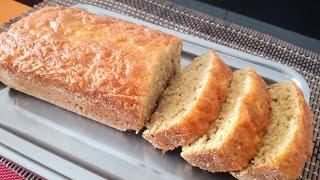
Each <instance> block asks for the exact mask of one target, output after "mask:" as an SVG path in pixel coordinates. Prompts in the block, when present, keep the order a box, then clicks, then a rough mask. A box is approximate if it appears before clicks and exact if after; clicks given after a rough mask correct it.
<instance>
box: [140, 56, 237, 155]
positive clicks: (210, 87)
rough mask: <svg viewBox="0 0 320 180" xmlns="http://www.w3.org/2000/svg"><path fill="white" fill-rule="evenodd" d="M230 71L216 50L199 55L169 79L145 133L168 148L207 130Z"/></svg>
mask: <svg viewBox="0 0 320 180" xmlns="http://www.w3.org/2000/svg"><path fill="white" fill-rule="evenodd" d="M231 75H232V73H231V70H230V68H229V67H228V66H227V65H226V64H224V63H223V61H221V60H220V58H219V57H218V56H217V55H216V53H215V52H213V51H211V52H209V53H208V54H205V55H202V56H200V57H198V58H196V59H195V60H194V61H193V62H192V63H191V64H190V65H189V66H188V67H186V68H185V69H183V70H182V71H181V72H180V73H179V74H178V75H177V76H176V77H175V78H174V79H173V80H172V81H171V82H170V85H169V87H168V88H167V89H166V90H165V92H164V94H163V96H162V99H161V100H160V104H159V107H158V108H157V110H156V112H155V113H154V114H153V116H152V118H151V121H150V123H149V124H147V130H146V131H144V133H143V137H144V138H145V139H147V140H148V141H150V142H151V143H152V144H153V145H154V146H155V147H156V148H159V149H162V150H163V151H167V150H172V149H174V148H176V147H178V146H181V145H187V144H189V143H191V142H192V141H194V140H195V139H196V138H198V137H200V136H201V135H203V134H206V133H207V132H208V130H209V127H210V125H211V123H212V122H213V121H214V120H215V119H216V118H217V117H218V115H219V113H220V104H221V103H222V102H223V101H224V100H225V99H226V97H227V94H228V85H229V82H230V79H231Z"/></svg>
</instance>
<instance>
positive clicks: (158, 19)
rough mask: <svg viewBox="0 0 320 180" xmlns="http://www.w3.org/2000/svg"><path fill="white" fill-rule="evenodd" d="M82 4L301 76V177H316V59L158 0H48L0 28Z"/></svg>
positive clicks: (319, 101) (319, 138) (319, 79)
mask: <svg viewBox="0 0 320 180" xmlns="http://www.w3.org/2000/svg"><path fill="white" fill-rule="evenodd" d="M76 3H86V4H91V5H94V6H98V7H101V8H105V9H108V10H112V11H115V12H119V13H123V14H126V15H130V16H133V17H136V18H139V19H142V20H144V21H148V22H152V23H154V24H158V25H161V26H164V27H167V28H171V29H174V30H177V31H181V32H184V33H186V34H190V35H193V36H197V37H200V38H203V39H206V40H209V41H212V42H215V43H218V44H221V45H224V46H228V47H231V48H234V49H237V50H240V51H243V52H246V53H249V54H253V55H256V56H260V57H263V58H266V59H268V60H270V61H275V62H278V63H281V64H285V65H287V66H289V67H291V68H293V69H295V70H296V71H298V72H299V73H301V74H302V75H303V77H304V78H305V79H306V80H307V82H308V84H309V86H310V89H311V99H310V105H311V107H312V111H313V113H314V132H313V136H314V139H313V142H314V149H313V155H312V159H311V162H309V163H307V164H306V166H305V168H304V171H303V173H302V175H301V178H303V179H312V180H316V179H319V178H320V176H319V174H320V167H319V166H320V156H319V155H318V154H319V151H320V150H319V147H320V133H319V125H320V110H319V109H320V55H319V54H317V53H314V52H311V51H308V50H306V49H303V48H299V47H297V46H294V45H292V44H290V43H287V42H285V41H282V40H279V39H277V38H274V37H272V36H269V35H266V34H263V33H259V32H257V31H254V30H251V29H248V28H245V27H242V26H238V25H235V24H232V23H229V22H226V21H223V20H220V19H217V18H214V17H211V16H208V15H205V14H202V13H200V12H197V11H194V10H191V9H187V8H184V7H182V6H179V5H176V4H173V3H170V2H167V1H162V0H155V1H153V0H104V1H102V0H91V1H89V0H66V1H63V0H52V1H48V0H47V1H44V2H42V3H40V4H38V5H36V6H35V7H34V8H32V9H31V10H29V11H27V12H26V13H24V14H22V15H21V16H18V17H16V18H14V19H12V20H11V21H10V22H8V23H6V24H4V25H3V26H2V27H0V32H1V31H5V30H7V29H8V28H9V26H10V24H12V23H13V22H15V21H17V20H19V19H20V18H21V17H23V16H25V15H27V14H28V13H30V12H32V11H35V10H36V9H39V8H42V7H45V6H71V5H74V4H76Z"/></svg>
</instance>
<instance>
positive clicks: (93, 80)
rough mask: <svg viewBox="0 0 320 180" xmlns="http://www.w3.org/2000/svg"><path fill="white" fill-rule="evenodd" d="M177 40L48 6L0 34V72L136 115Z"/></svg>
mask: <svg viewBox="0 0 320 180" xmlns="http://www.w3.org/2000/svg"><path fill="white" fill-rule="evenodd" d="M180 42H181V40H180V39H178V38H176V37H174V36H171V35H168V34H165V33H162V32H160V31H157V30H152V29H149V28H146V27H144V26H142V25H135V24H133V23H130V22H127V21H123V20H120V19H117V18H111V17H105V16H100V15H97V14H92V13H89V12H87V11H84V10H80V9H74V8H62V7H48V8H43V9H41V10H39V11H37V12H35V13H32V14H30V15H29V16H27V17H25V18H23V19H21V20H20V21H18V22H17V23H15V24H13V25H12V26H11V27H10V29H9V30H8V31H7V32H4V33H2V34H1V35H0V68H1V69H2V70H8V71H10V73H13V74H15V73H19V74H23V75H25V76H27V77H30V78H32V79H35V80H37V81H38V82H41V83H44V84H50V85H54V86H55V87H56V88H61V89H63V90H66V91H67V92H71V93H79V94H81V95H85V96H86V97H90V98H94V99H98V100H100V101H101V102H104V103H106V104H107V105H108V106H109V107H110V108H111V109H117V110H119V109H123V108H119V107H129V108H126V109H125V112H126V113H129V114H132V115H133V116H140V115H141V111H142V110H141V109H142V106H143V105H142V104H143V98H144V97H145V96H146V94H147V93H148V92H150V84H151V82H152V74H153V73H154V71H155V69H156V64H157V61H158V60H159V59H161V58H163V57H162V56H164V54H166V53H167V52H168V51H169V48H170V47H171V45H172V44H179V43H180ZM177 63H178V62H177ZM176 66H177V67H178V66H179V64H177V65H176Z"/></svg>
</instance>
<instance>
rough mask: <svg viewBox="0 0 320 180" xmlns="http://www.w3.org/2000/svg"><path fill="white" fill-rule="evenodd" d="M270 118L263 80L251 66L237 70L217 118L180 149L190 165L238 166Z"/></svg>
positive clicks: (256, 143) (246, 161) (249, 156)
mask: <svg viewBox="0 0 320 180" xmlns="http://www.w3.org/2000/svg"><path fill="white" fill-rule="evenodd" d="M269 119H270V99H269V94H268V91H267V86H266V84H265V82H264V81H263V80H262V79H261V78H260V77H259V76H258V75H257V73H256V72H255V71H254V70H253V69H251V68H248V69H243V70H237V71H235V72H234V73H233V79H232V81H231V85H230V88H229V96H228V98H227V100H226V102H225V103H224V104H223V105H222V112H221V115H220V117H219V119H218V120H216V121H215V122H213V124H212V125H211V128H210V131H209V134H208V135H204V136H203V137H201V138H199V139H198V140H197V141H195V142H193V143H192V144H191V145H189V146H185V147H183V149H182V153H181V156H182V157H183V158H184V159H186V160H187V161H188V162H189V163H190V164H191V165H193V166H197V167H200V168H201V169H204V170H208V171H210V172H226V171H234V170H240V169H242V168H244V167H245V166H247V165H248V164H249V162H250V160H251V159H252V158H253V157H254V156H255V155H256V154H257V152H258V149H259V146H260V144H261V142H262V137H263V136H264V135H265V133H266V131H267V127H268V123H269Z"/></svg>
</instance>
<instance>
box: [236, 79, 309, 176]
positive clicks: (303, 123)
mask: <svg viewBox="0 0 320 180" xmlns="http://www.w3.org/2000/svg"><path fill="white" fill-rule="evenodd" d="M289 83H292V87H294V89H295V94H294V96H296V97H297V98H298V104H297V105H296V106H297V107H299V108H298V109H300V112H299V114H298V117H297V118H296V124H297V131H296V133H295V138H294V139H293V140H292V142H291V143H290V146H289V147H288V148H286V150H285V151H284V152H282V153H281V154H279V155H278V156H277V158H276V160H275V162H276V163H270V164H269V163H268V164H264V165H261V166H260V165H259V166H258V167H253V166H249V168H247V169H246V170H245V171H242V172H240V173H235V174H234V175H235V176H236V177H237V178H238V179H253V178H255V179H283V180H287V179H297V178H298V177H299V175H300V174H301V171H302V169H303V167H304V165H305V163H306V162H307V161H308V160H309V159H310V157H311V155H312V149H313V143H312V132H313V130H312V119H313V115H312V112H311V110H310V107H309V106H308V104H307V103H306V102H305V100H304V96H303V94H302V92H301V90H300V89H299V87H298V86H297V85H296V84H295V83H294V82H292V81H291V82H289ZM275 85H277V84H275Z"/></svg>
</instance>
